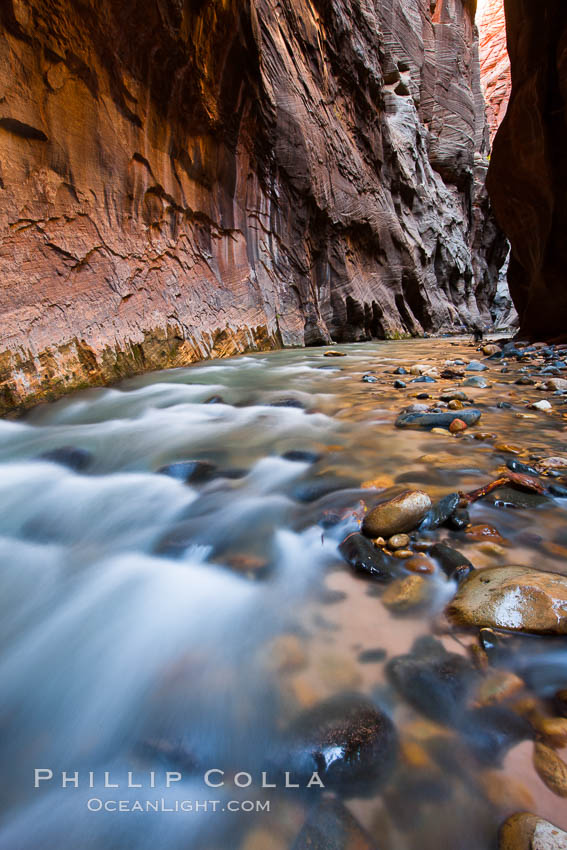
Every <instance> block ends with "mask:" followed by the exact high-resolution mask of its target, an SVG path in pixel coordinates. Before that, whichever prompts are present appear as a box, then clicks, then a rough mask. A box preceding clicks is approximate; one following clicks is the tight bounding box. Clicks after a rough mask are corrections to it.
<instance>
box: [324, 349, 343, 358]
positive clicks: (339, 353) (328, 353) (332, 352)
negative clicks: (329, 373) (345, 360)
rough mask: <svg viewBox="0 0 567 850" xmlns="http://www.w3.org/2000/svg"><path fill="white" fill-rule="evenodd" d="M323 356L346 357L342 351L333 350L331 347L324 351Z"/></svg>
mask: <svg viewBox="0 0 567 850" xmlns="http://www.w3.org/2000/svg"><path fill="white" fill-rule="evenodd" d="M324 356H325V357H346V353H345V352H344V351H335V350H334V349H331V350H330V351H326V352H325V354H324Z"/></svg>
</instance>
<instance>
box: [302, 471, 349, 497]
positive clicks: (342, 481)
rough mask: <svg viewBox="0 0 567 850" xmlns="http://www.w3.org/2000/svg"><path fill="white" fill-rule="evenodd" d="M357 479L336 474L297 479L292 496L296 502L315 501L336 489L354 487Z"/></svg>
mask: <svg viewBox="0 0 567 850" xmlns="http://www.w3.org/2000/svg"><path fill="white" fill-rule="evenodd" d="M357 484H358V482H357V481H354V480H353V479H352V478H339V477H338V476H336V475H319V476H318V477H317V478H309V479H307V480H305V481H298V482H297V483H296V484H295V485H294V486H293V488H292V497H293V498H294V499H295V500H296V501H297V502H316V501H317V500H318V499H322V498H323V496H328V495H329V494H330V493H334V492H335V491H336V490H348V489H352V488H353V487H356V485H357Z"/></svg>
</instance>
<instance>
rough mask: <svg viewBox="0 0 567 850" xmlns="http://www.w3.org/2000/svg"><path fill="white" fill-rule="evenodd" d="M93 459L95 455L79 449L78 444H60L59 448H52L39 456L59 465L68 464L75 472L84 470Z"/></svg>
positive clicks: (39, 458) (40, 458)
mask: <svg viewBox="0 0 567 850" xmlns="http://www.w3.org/2000/svg"><path fill="white" fill-rule="evenodd" d="M92 459H93V456H92V454H91V453H90V452H89V451H87V450H86V449H78V448H77V447H76V446H60V447H59V448H58V449H51V450H50V451H47V452H43V454H40V455H39V456H38V460H47V461H49V462H50V463H57V464H59V466H66V467H67V469H72V470H73V472H83V471H84V470H85V469H86V468H87V467H88V466H89V465H90V463H91V461H92Z"/></svg>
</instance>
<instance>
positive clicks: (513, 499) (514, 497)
mask: <svg viewBox="0 0 567 850" xmlns="http://www.w3.org/2000/svg"><path fill="white" fill-rule="evenodd" d="M490 499H491V500H492V501H493V502H494V504H495V505H496V507H498V508H518V509H520V510H525V509H530V510H532V509H534V508H540V507H542V506H543V505H546V504H548V499H547V497H546V496H544V495H542V494H540V493H530V492H526V491H524V490H518V489H516V488H514V487H499V488H498V489H497V490H495V491H494V493H492V494H491V495H490Z"/></svg>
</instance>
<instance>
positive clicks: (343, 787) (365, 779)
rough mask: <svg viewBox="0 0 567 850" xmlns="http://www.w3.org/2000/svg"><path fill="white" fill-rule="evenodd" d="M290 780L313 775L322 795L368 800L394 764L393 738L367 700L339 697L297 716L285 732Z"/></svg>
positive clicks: (388, 724) (395, 738)
mask: <svg viewBox="0 0 567 850" xmlns="http://www.w3.org/2000/svg"><path fill="white" fill-rule="evenodd" d="M289 734H290V738H291V763H292V764H293V771H294V774H298V775H299V776H305V777H310V776H311V775H312V773H313V772H315V771H316V772H317V773H318V774H319V777H320V778H321V780H322V782H323V783H324V785H325V788H326V789H327V790H335V791H338V792H339V793H340V794H341V795H343V796H349V797H351V796H352V797H354V796H371V795H373V794H374V793H375V790H376V788H377V787H379V786H380V785H381V784H382V783H383V782H384V781H385V780H386V779H387V778H388V777H389V775H390V773H391V771H392V770H393V768H394V765H395V762H396V756H397V752H398V736H397V733H396V730H395V727H394V724H393V723H392V721H391V720H390V718H389V717H388V716H387V715H386V714H384V713H383V712H382V711H380V709H378V708H376V706H375V705H374V703H372V702H371V701H370V700H369V699H368V697H366V696H364V695H363V694H358V693H346V694H339V695H337V696H334V697H331V698H330V699H328V700H325V701H324V702H322V703H319V704H318V705H316V706H314V707H313V708H311V709H308V710H307V711H305V712H303V713H302V714H301V715H300V716H299V717H298V718H297V720H296V721H295V722H294V723H293V724H292V726H291V728H290V730H289Z"/></svg>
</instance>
